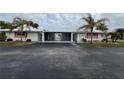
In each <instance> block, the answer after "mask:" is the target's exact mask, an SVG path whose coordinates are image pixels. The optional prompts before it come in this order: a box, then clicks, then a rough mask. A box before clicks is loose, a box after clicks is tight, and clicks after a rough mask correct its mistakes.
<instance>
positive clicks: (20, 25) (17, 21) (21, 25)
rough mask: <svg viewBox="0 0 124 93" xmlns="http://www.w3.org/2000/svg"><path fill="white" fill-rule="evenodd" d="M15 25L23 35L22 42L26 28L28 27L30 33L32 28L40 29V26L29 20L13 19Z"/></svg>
mask: <svg viewBox="0 0 124 93" xmlns="http://www.w3.org/2000/svg"><path fill="white" fill-rule="evenodd" d="M13 25H14V26H16V28H18V31H20V33H21V41H22V34H23V31H24V26H27V27H28V29H29V31H30V27H33V28H38V27H39V25H38V24H37V23H34V22H33V21H29V20H25V19H22V18H19V17H15V18H14V19H13Z"/></svg>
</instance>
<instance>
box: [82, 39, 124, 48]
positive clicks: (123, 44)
mask: <svg viewBox="0 0 124 93" xmlns="http://www.w3.org/2000/svg"><path fill="white" fill-rule="evenodd" d="M83 45H84V46H86V47H124V40H118V41H117V42H115V43H112V42H111V41H109V42H108V43H105V42H93V44H91V43H90V42H86V43H83Z"/></svg>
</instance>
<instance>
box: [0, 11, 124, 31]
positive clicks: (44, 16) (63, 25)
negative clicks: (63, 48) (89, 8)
mask: <svg viewBox="0 0 124 93" xmlns="http://www.w3.org/2000/svg"><path fill="white" fill-rule="evenodd" d="M92 15H93V16H94V17H95V19H99V18H108V19H109V20H110V21H109V23H108V26H109V28H110V30H113V29H115V28H118V27H124V14H123V13H93V14H92ZM83 16H86V14H84V13H0V20H6V21H12V20H13V18H14V17H21V18H25V19H29V20H33V21H34V22H37V23H38V24H39V25H40V27H39V29H47V30H49V31H76V29H77V28H78V27H80V26H81V25H83V24H84V21H82V20H81V17H83Z"/></svg>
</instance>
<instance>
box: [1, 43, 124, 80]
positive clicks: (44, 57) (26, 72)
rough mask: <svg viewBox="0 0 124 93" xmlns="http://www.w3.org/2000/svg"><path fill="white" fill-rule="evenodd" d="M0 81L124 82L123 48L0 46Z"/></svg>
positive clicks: (41, 45) (58, 45)
mask: <svg viewBox="0 0 124 93" xmlns="http://www.w3.org/2000/svg"><path fill="white" fill-rule="evenodd" d="M0 78H3V79H7V78H9V79H11V78H15V79H68V78H69V79H72V78H73V79H80V78H81V79H82V78H86V79H89V78H90V79H99V78H101V79H105V78H107V79H118V78H124V48H86V47H83V46H81V45H77V44H33V45H28V46H22V47H11V46H0Z"/></svg>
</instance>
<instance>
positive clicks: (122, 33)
mask: <svg viewBox="0 0 124 93" xmlns="http://www.w3.org/2000/svg"><path fill="white" fill-rule="evenodd" d="M116 32H118V33H119V34H120V39H124V28H118V29H116Z"/></svg>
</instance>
